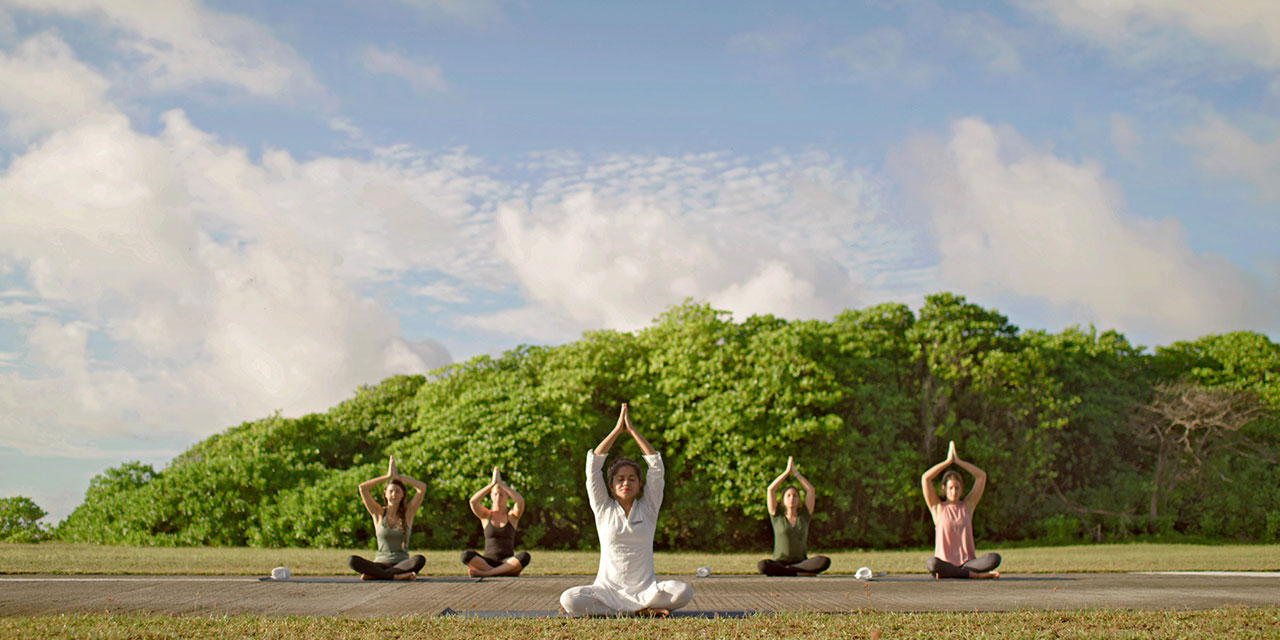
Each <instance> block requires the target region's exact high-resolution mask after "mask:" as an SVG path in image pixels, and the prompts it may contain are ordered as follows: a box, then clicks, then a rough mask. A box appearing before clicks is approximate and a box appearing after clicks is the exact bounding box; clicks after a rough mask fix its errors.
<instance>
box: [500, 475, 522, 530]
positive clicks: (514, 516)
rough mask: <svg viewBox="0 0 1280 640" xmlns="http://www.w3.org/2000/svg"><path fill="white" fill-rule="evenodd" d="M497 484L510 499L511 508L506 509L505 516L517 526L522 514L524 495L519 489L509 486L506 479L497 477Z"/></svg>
mask: <svg viewBox="0 0 1280 640" xmlns="http://www.w3.org/2000/svg"><path fill="white" fill-rule="evenodd" d="M498 486H499V487H502V492H503V493H505V494H507V498H508V499H509V500H511V502H512V506H511V509H509V510H508V511H507V517H508V518H511V520H512V521H513V522H515V523H516V524H517V526H519V522H520V516H522V515H524V496H521V495H520V492H519V491H516V490H515V489H512V488H511V485H509V484H507V481H506V480H502V479H501V478H499V479H498Z"/></svg>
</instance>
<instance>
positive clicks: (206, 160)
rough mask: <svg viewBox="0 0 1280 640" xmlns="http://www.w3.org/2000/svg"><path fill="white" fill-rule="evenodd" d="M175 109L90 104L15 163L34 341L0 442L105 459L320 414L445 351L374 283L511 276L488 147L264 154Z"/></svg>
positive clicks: (3, 377)
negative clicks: (499, 253) (498, 248)
mask: <svg viewBox="0 0 1280 640" xmlns="http://www.w3.org/2000/svg"><path fill="white" fill-rule="evenodd" d="M162 121H163V125H164V126H163V129H162V130H161V131H160V132H159V133H157V134H155V135H150V134H144V133H140V132H138V131H136V130H134V129H133V128H132V127H131V125H130V123H129V122H128V120H127V119H126V118H124V117H123V116H122V115H119V114H115V113H103V114H97V115H94V116H92V117H89V118H84V119H81V120H79V121H77V122H76V123H75V124H74V125H73V126H70V127H69V128H66V129H63V130H60V131H57V132H55V133H53V134H51V135H48V136H47V137H45V138H44V139H43V140H41V141H40V142H38V143H36V144H35V145H33V146H31V147H30V148H28V149H27V150H26V151H25V152H24V153H22V154H21V155H17V156H16V157H14V158H13V159H12V161H11V162H10V163H9V165H8V166H7V167H5V168H4V170H3V172H0V271H3V272H6V273H10V274H11V275H12V274H17V275H19V276H20V277H21V278H22V280H23V282H19V283H18V286H19V288H18V289H16V290H15V291H14V292H13V293H15V295H17V294H21V295H20V296H19V298H20V300H21V301H22V302H21V304H23V305H25V306H24V308H22V309H16V308H14V309H9V310H10V311H12V312H13V313H12V314H11V315H10V317H12V318H13V319H14V322H16V323H17V324H18V326H19V328H20V329H21V333H22V335H23V336H24V337H25V341H26V344H25V353H26V356H25V359H24V361H22V362H19V363H12V364H15V365H17V367H18V368H17V370H14V369H13V368H12V367H6V369H5V370H3V371H0V415H4V416H5V418H4V420H2V421H0V446H8V447H13V448H16V449H19V450H21V451H23V452H27V453H46V454H50V455H58V456H64V457H65V456H78V457H94V456H97V455H99V449H98V447H97V445H95V443H96V442H97V441H98V439H99V438H106V437H115V436H136V435H140V434H147V435H148V436H156V435H157V434H164V433H168V434H171V435H173V437H174V438H176V439H177V440H179V441H184V440H186V439H188V438H190V437H193V436H196V437H198V436H203V435H206V434H208V433H211V432H214V431H217V430H221V429H223V428H225V427H226V426H227V425H229V424H234V423H236V422H239V421H241V420H245V419H250V418H254V417H259V416H262V415H267V414H269V413H270V412H271V411H273V410H275V409H282V410H284V411H285V412H286V414H290V415H292V414H298V413H302V412H307V411H316V410H323V409H326V408H328V407H330V406H332V405H333V404H335V403H336V402H338V401H340V400H342V399H344V398H346V397H349V396H350V394H351V393H352V391H353V390H354V388H355V387H356V386H357V385H359V384H364V383H371V382H377V381H378V380H380V379H382V378H383V377H385V376H388V375H391V374H395V373H412V372H423V371H426V370H429V369H432V368H435V367H438V366H441V365H443V364H446V363H447V362H449V360H450V357H449V354H448V353H447V352H446V351H445V350H444V349H443V347H441V346H440V345H439V344H436V343H434V342H433V341H430V340H410V339H407V338H405V337H403V336H402V335H401V329H400V326H399V322H398V320H397V318H396V317H395V315H394V314H393V313H392V312H391V311H390V310H389V309H387V308H386V307H385V305H384V304H383V303H381V302H379V301H377V300H375V299H373V298H370V297H368V296H367V295H366V294H364V293H362V292H361V291H362V288H363V287H364V285H367V284H376V283H380V282H383V281H388V280H394V279H398V278H399V277H401V276H402V275H403V274H406V273H410V272H419V271H420V272H424V273H426V272H431V273H445V274H448V277H449V278H451V279H452V280H453V281H456V282H458V283H460V285H459V286H467V287H471V286H486V285H492V284H493V283H494V282H501V281H504V279H506V278H508V277H509V275H508V274H509V272H508V271H506V269H505V267H504V266H503V265H502V264H501V261H500V258H498V257H496V256H495V255H494V252H493V251H492V246H493V239H492V237H491V235H490V234H491V230H492V223H491V217H489V216H490V214H487V213H486V212H485V211H484V210H481V209H477V206H476V205H475V204H474V201H475V200H480V201H484V200H489V201H493V200H495V199H496V198H497V197H498V195H500V194H501V193H502V192H503V191H502V188H501V186H500V185H498V184H497V183H496V182H494V181H492V180H490V179H488V178H486V177H484V176H483V175H480V174H479V173H478V172H477V171H476V163H475V161H474V159H471V158H467V157H465V156H462V155H460V154H458V153H456V152H444V153H438V154H428V153H420V152H415V151H413V150H411V149H404V148H396V149H389V150H375V152H374V153H373V157H372V158H371V159H369V160H355V159H351V158H340V157H325V156H320V157H315V158H312V159H309V160H307V161H305V162H302V161H298V160H296V159H294V158H293V157H292V156H291V155H289V154H288V153H285V152H282V151H276V150H270V149H268V150H266V151H265V152H264V153H263V154H262V156H261V159H260V160H254V159H251V158H250V156H249V154H248V153H247V152H246V151H245V150H244V149H241V148H237V147H232V146H227V145H225V144H222V143H221V142H219V141H218V140H217V139H215V138H213V137H212V136H210V135H209V134H207V133H205V132H203V131H200V130H199V129H197V128H195V127H194V126H193V125H192V124H191V123H190V122H189V121H188V120H187V119H186V117H185V116H184V115H183V114H182V113H181V112H176V111H175V112H170V113H167V114H165V115H164V116H163V118H162ZM7 293H8V292H7ZM95 345H97V346H95Z"/></svg>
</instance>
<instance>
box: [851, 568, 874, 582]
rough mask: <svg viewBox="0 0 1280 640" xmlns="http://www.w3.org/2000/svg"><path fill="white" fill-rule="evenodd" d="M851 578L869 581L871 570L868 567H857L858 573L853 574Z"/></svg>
mask: <svg viewBox="0 0 1280 640" xmlns="http://www.w3.org/2000/svg"><path fill="white" fill-rule="evenodd" d="M853 577H855V578H857V579H859V580H870V579H871V569H870V568H869V567H858V572H857V573H855V574H853Z"/></svg>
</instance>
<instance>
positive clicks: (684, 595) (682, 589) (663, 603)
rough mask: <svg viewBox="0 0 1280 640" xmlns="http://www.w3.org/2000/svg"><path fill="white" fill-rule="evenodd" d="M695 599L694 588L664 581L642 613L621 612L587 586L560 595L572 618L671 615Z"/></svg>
mask: <svg viewBox="0 0 1280 640" xmlns="http://www.w3.org/2000/svg"><path fill="white" fill-rule="evenodd" d="M692 599H693V587H690V586H689V585H687V584H685V583H683V582H680V581H679V580H663V581H662V582H659V583H658V596H657V597H656V598H654V600H653V602H650V603H649V606H648V607H646V608H645V609H641V610H640V611H620V610H618V609H614V608H613V607H610V606H608V605H606V604H604V603H603V602H601V601H600V599H599V598H597V597H596V587H595V586H592V585H587V586H583V587H572V588H569V589H566V590H565V592H564V593H562V594H560V607H561V608H563V609H564V610H565V613H568V614H569V615H571V616H574V617H578V616H621V615H631V614H634V613H639V614H663V613H670V612H672V611H675V610H676V609H679V608H680V607H683V606H685V605H686V604H689V601H690V600H692Z"/></svg>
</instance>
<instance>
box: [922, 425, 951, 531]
mask: <svg viewBox="0 0 1280 640" xmlns="http://www.w3.org/2000/svg"><path fill="white" fill-rule="evenodd" d="M955 455H956V443H954V442H952V443H951V445H950V446H949V447H948V448H947V459H946V460H943V461H942V462H939V463H938V464H935V465H933V466H932V467H929V470H928V471H925V472H924V475H922V476H920V488H921V489H923V490H924V501H925V504H928V505H929V513H933V508H934V507H936V506H938V505H939V504H941V503H942V501H941V500H939V499H938V490H937V489H934V488H933V481H934V480H935V479H936V478H937V477H938V474H940V473H942V471H943V469H946V468H947V467H949V466H951V463H952V462H955Z"/></svg>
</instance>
